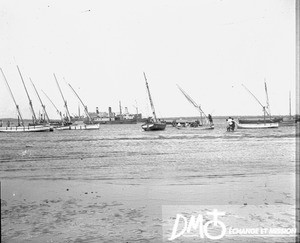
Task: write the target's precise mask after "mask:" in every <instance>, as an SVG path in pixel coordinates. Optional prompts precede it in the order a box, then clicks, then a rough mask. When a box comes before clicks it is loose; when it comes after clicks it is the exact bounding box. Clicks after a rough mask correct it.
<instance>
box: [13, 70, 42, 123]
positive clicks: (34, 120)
mask: <svg viewBox="0 0 300 243" xmlns="http://www.w3.org/2000/svg"><path fill="white" fill-rule="evenodd" d="M17 69H18V72H19V74H20V77H21V80H22V83H23V86H24V89H25V91H26V94H27V98H28V100H29V106H30V109H31V113H32V118H33V123H34V124H36V121H37V119H36V115H35V113H34V110H33V106H32V101H31V99H30V97H29V94H28V91H27V88H26V85H25V82H24V80H23V77H22V74H21V71H20V69H19V67H18V66H17Z"/></svg>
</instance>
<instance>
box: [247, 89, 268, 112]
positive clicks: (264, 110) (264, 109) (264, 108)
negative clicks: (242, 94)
mask: <svg viewBox="0 0 300 243" xmlns="http://www.w3.org/2000/svg"><path fill="white" fill-rule="evenodd" d="M242 85H243V84H242ZM243 87H244V88H245V89H246V90H247V91H248V92H249V93H250V94H251V95H252V96H253V98H254V99H255V100H256V101H257V102H258V103H259V104H260V106H261V107H262V108H263V112H264V115H265V113H267V115H269V113H268V111H266V106H264V105H263V104H262V103H261V102H260V101H259V100H258V99H257V98H256V96H255V95H254V94H253V93H252V92H251V91H250V90H249V89H248V88H247V87H246V86H245V85H243Z"/></svg>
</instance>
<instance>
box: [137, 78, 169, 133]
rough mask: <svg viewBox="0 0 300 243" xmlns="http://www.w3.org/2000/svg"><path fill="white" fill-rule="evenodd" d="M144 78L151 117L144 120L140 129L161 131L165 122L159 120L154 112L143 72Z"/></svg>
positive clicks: (164, 126)
mask: <svg viewBox="0 0 300 243" xmlns="http://www.w3.org/2000/svg"><path fill="white" fill-rule="evenodd" d="M144 78H145V82H146V88H147V91H148V97H149V101H150V105H151V109H152V114H153V118H152V119H150V120H149V119H148V120H147V121H146V123H144V124H143V125H142V129H144V131H161V130H165V128H166V125H167V123H166V122H164V121H160V120H159V119H157V117H156V113H155V109H154V105H153V101H152V98H151V94H150V89H149V85H148V81H147V78H146V74H145V73H144Z"/></svg>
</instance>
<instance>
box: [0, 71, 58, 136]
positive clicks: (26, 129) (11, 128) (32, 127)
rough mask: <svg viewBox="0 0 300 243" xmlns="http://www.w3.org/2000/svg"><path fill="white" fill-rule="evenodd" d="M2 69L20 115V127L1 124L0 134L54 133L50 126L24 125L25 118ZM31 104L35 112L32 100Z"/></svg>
mask: <svg viewBox="0 0 300 243" xmlns="http://www.w3.org/2000/svg"><path fill="white" fill-rule="evenodd" d="M0 69H1V73H2V76H3V78H4V80H5V82H6V84H7V87H8V90H9V93H10V95H11V97H12V99H13V102H14V103H15V106H16V110H17V113H18V125H17V126H10V125H9V124H8V125H7V126H3V124H1V125H0V132H50V131H53V128H52V127H50V126H49V125H38V124H33V125H28V126H25V125H24V121H23V118H22V115H21V112H20V109H19V105H18V104H17V102H16V100H15V98H14V95H13V93H12V91H11V88H10V86H9V84H8V81H7V79H6V77H5V75H4V72H3V70H2V68H0ZM18 70H19V68H18ZM19 73H20V70H19ZM20 74H21V73H20ZM21 77H22V76H21ZM22 81H23V79H22ZM26 92H27V90H26ZM28 97H29V96H28ZM29 100H30V98H29ZM29 103H30V106H31V109H32V111H33V108H32V103H31V100H30V102H29Z"/></svg>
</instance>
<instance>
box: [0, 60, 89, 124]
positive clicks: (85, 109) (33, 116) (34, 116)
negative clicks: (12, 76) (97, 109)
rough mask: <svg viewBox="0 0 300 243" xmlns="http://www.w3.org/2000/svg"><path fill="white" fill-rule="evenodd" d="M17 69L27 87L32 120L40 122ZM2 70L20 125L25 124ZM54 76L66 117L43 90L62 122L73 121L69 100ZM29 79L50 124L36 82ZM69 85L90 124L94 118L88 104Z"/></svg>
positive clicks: (35, 122) (34, 122)
mask: <svg viewBox="0 0 300 243" xmlns="http://www.w3.org/2000/svg"><path fill="white" fill-rule="evenodd" d="M17 69H18V73H19V75H20V77H21V80H22V83H23V86H24V89H25V92H26V95H27V98H28V101H29V107H30V111H31V114H32V120H33V124H32V125H37V124H40V123H41V120H40V118H39V119H37V116H36V114H35V111H34V109H33V105H32V100H31V98H30V96H29V93H28V91H27V87H26V85H25V82H24V79H23V76H22V73H21V71H20V68H19V67H18V66H17ZM0 70H1V73H2V76H3V78H4V80H5V82H6V84H7V87H8V90H9V93H10V95H11V97H12V99H13V101H14V104H15V106H16V110H17V113H18V120H19V125H21V126H24V120H23V117H22V115H21V112H20V108H19V105H18V104H17V102H16V100H15V98H14V95H13V93H12V90H11V88H10V86H9V84H8V81H7V78H6V76H5V74H4V72H3V70H2V68H0ZM53 76H54V79H55V81H56V84H57V87H58V89H59V92H60V94H61V97H62V99H63V102H64V107H65V111H66V118H64V117H63V115H62V113H61V112H60V111H59V110H58V108H57V107H56V106H55V104H54V103H53V101H52V100H51V99H50V98H49V97H48V95H47V94H46V93H45V92H44V91H43V90H42V92H43V93H44V95H45V96H46V97H47V98H48V100H49V101H50V102H51V104H52V105H53V106H54V108H55V109H56V111H57V113H58V114H59V116H60V118H61V120H62V123H71V116H70V112H69V109H68V105H67V101H66V99H65V98H64V95H63V93H62V90H61V88H60V86H59V83H58V80H57V78H56V76H55V74H53ZM29 80H30V82H31V84H32V86H33V88H34V90H35V92H36V95H37V97H38V99H39V101H40V103H41V106H42V109H43V113H44V117H45V120H44V121H43V123H48V124H50V118H49V116H48V113H47V111H46V107H45V105H44V103H43V102H42V99H41V97H40V95H39V93H38V91H37V89H36V87H35V85H34V83H33V82H32V80H31V78H29ZM68 85H69V87H70V88H71V90H72V91H73V92H74V94H75V96H76V97H77V98H78V100H79V102H80V103H81V104H82V106H83V107H84V112H85V114H86V116H87V118H88V121H89V123H90V124H91V123H93V120H92V118H91V117H90V115H89V113H88V109H87V106H86V105H85V104H84V103H83V101H82V100H81V99H80V97H79V95H78V94H77V93H76V91H75V90H74V89H73V87H72V86H71V84H69V83H68Z"/></svg>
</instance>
